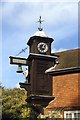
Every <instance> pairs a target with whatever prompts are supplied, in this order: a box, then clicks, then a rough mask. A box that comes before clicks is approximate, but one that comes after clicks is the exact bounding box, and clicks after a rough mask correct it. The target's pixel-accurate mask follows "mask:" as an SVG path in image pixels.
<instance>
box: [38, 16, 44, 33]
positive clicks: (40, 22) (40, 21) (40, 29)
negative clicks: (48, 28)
mask: <svg viewBox="0 0 80 120" xmlns="http://www.w3.org/2000/svg"><path fill="white" fill-rule="evenodd" d="M37 22H39V28H38V30H39V31H42V30H43V29H42V28H41V24H42V22H44V20H41V16H40V17H39V20H38V21H37Z"/></svg>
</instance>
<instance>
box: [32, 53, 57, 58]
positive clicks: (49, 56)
mask: <svg viewBox="0 0 80 120" xmlns="http://www.w3.org/2000/svg"><path fill="white" fill-rule="evenodd" d="M30 55H35V56H41V57H48V58H57V56H51V55H43V54H35V53H30Z"/></svg>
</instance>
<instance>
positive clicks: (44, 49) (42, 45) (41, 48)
mask: <svg viewBox="0 0 80 120" xmlns="http://www.w3.org/2000/svg"><path fill="white" fill-rule="evenodd" d="M38 50H39V52H41V53H45V52H47V50H48V45H47V44H46V43H43V42H41V43H39V44H38Z"/></svg>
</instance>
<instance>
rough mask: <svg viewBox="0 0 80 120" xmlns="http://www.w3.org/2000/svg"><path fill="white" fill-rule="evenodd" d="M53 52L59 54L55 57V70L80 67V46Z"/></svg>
mask: <svg viewBox="0 0 80 120" xmlns="http://www.w3.org/2000/svg"><path fill="white" fill-rule="evenodd" d="M55 54H56V55H58V56H59V57H58V58H57V61H58V62H59V64H57V66H56V67H55V70H58V69H65V68H71V67H80V48H78V49H73V50H67V51H63V52H58V53H55Z"/></svg>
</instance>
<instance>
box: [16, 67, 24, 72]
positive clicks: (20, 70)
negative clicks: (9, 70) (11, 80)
mask: <svg viewBox="0 0 80 120" xmlns="http://www.w3.org/2000/svg"><path fill="white" fill-rule="evenodd" d="M16 72H17V73H22V72H23V70H22V67H21V65H18V70H17V71H16Z"/></svg>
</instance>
